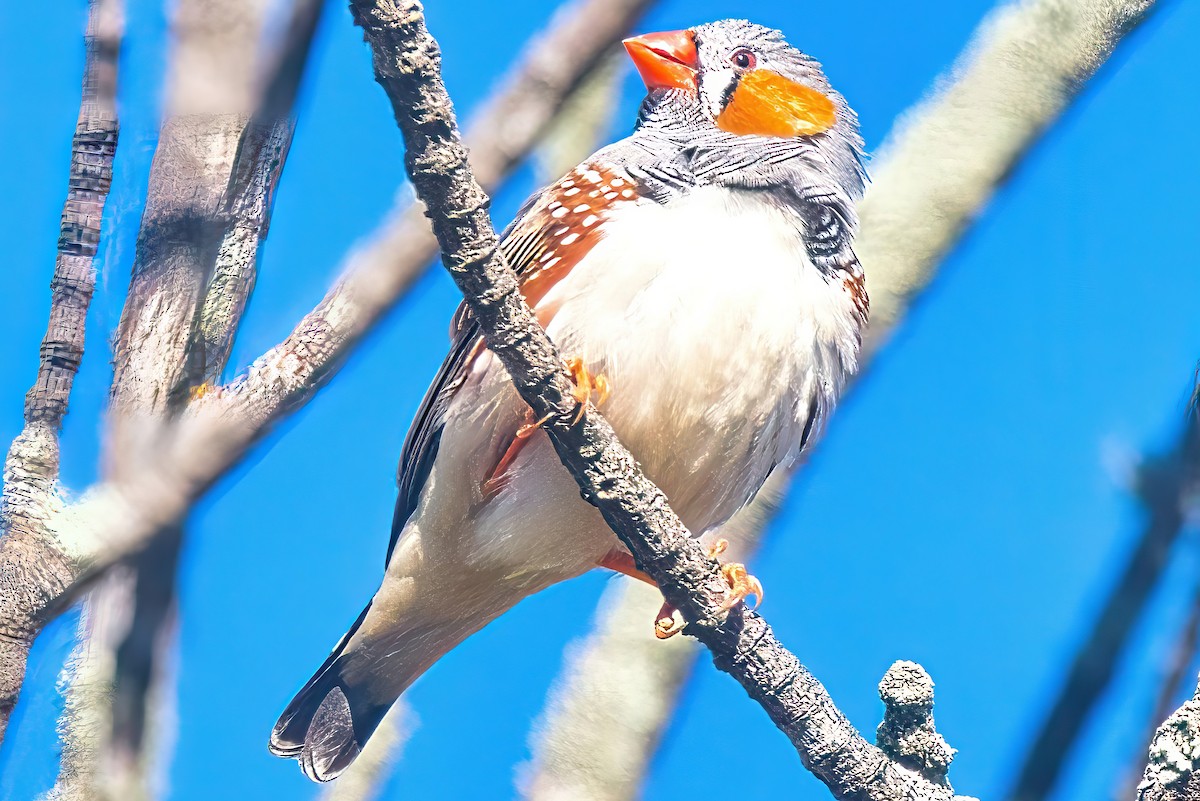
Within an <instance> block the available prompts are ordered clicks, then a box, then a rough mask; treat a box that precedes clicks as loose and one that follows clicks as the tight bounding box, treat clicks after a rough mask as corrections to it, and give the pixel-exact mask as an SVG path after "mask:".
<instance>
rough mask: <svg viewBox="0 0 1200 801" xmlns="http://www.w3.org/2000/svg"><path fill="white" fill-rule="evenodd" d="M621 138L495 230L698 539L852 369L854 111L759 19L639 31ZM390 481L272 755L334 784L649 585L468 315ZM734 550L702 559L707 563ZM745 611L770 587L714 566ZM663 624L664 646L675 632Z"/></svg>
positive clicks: (855, 328)
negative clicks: (581, 587)
mask: <svg viewBox="0 0 1200 801" xmlns="http://www.w3.org/2000/svg"><path fill="white" fill-rule="evenodd" d="M624 45H625V49H626V51H627V53H628V55H629V57H630V59H631V60H632V62H633V64H634V66H635V68H636V69H637V71H638V72H639V74H640V76H641V78H642V80H643V81H644V83H645V85H646V90H647V92H646V96H645V99H644V100H643V101H642V104H641V107H640V110H639V112H638V116H637V121H636V125H635V126H634V129H633V131H632V133H631V134H630V135H629V136H627V137H625V138H624V139H621V140H619V141H617V142H615V143H613V144H611V145H608V146H606V147H603V148H601V149H600V150H598V151H597V152H596V153H595V154H594V155H592V156H590V157H589V158H587V159H585V160H584V161H583V162H582V163H581V164H579V166H577V167H576V168H575V169H573V170H571V171H570V172H569V173H567V174H566V175H564V176H563V177H562V178H560V179H559V180H557V181H555V182H553V183H551V184H550V185H548V186H547V187H545V188H544V189H542V190H541V191H539V192H537V193H535V194H534V195H533V196H532V197H531V198H530V199H529V200H528V201H527V202H526V203H525V204H524V205H523V207H522V208H521V209H520V211H519V212H518V213H517V215H516V217H515V219H514V221H513V222H512V223H511V225H509V226H508V228H507V229H506V230H505V231H504V233H503V234H502V236H501V249H502V251H503V254H504V256H505V257H506V258H507V261H508V263H509V264H510V265H511V266H512V268H513V269H514V271H515V272H516V274H517V275H518V278H519V280H520V287H521V291H522V293H523V295H524V298H525V300H526V301H527V302H528V304H529V305H530V307H531V308H532V309H533V311H534V313H535V315H536V317H537V319H538V321H539V322H540V323H541V324H542V325H543V326H544V327H545V329H546V331H547V333H548V334H549V336H550V338H551V339H552V340H553V341H554V343H555V344H556V345H557V347H558V348H559V350H560V352H562V353H564V354H568V356H567V357H566V359H565V361H566V365H565V366H566V367H567V368H568V369H569V371H570V374H571V376H572V378H573V379H574V382H575V388H576V393H575V395H576V400H578V401H579V404H580V405H579V411H578V412H577V413H576V415H575V421H574V422H578V418H579V417H580V416H582V414H583V413H584V410H585V409H586V408H587V404H588V402H589V400H590V401H592V402H594V403H595V404H596V407H597V408H598V409H599V411H600V413H601V414H603V415H604V417H605V418H606V419H607V420H608V421H609V422H610V423H611V425H612V427H613V429H614V430H615V431H616V433H617V435H618V438H619V439H620V440H621V442H622V443H623V444H625V445H626V446H627V447H628V448H629V450H630V451H631V452H632V453H633V455H634V456H635V457H636V458H637V460H638V462H639V463H640V465H641V467H642V469H643V470H644V471H645V473H646V475H647V476H648V477H649V478H650V479H651V480H653V481H654V482H655V483H656V484H657V485H658V486H659V487H660V488H661V489H662V490H663V491H664V492H665V494H666V496H667V498H668V500H669V502H670V504H671V506H672V508H673V509H674V510H675V511H676V512H677V513H678V515H679V517H680V518H681V519H682V521H683V522H684V523H685V524H686V525H687V527H688V529H689V530H690V531H692V532H694V533H696V534H697V535H701V534H703V535H704V536H711V535H712V532H714V531H716V530H717V529H719V527H720V526H721V524H722V523H724V522H725V521H727V520H728V519H729V518H730V517H731V516H732V515H733V514H734V513H735V512H737V511H738V510H739V509H741V508H742V507H743V506H745V505H746V504H747V503H749V502H750V501H751V500H752V499H753V498H754V496H755V493H756V492H758V490H759V489H760V488H761V487H762V485H763V483H764V482H765V481H766V480H767V478H768V477H769V476H770V475H771V473H772V472H773V471H775V470H777V469H781V468H785V467H787V466H789V465H791V464H793V463H795V461H796V460H797V459H799V458H801V455H802V454H803V453H804V452H806V450H807V449H808V448H810V447H811V446H812V444H813V443H814V442H815V441H816V439H817V437H818V436H819V435H820V433H821V432H822V430H823V429H824V427H825V424H826V422H827V420H828V418H829V415H830V413H831V412H832V411H833V408H834V406H835V405H836V403H837V400H838V398H839V395H840V394H841V392H842V390H843V388H844V386H845V384H846V382H847V379H848V378H849V377H850V376H851V375H853V373H854V372H855V371H856V369H857V367H858V359H859V350H860V347H861V342H862V333H863V330H864V328H865V326H866V324H867V318H868V312H869V301H868V298H867V292H866V278H865V275H864V272H863V269H862V266H861V265H860V263H859V260H858V259H857V257H856V256H855V253H854V250H853V242H854V236H855V234H856V232H857V229H858V217H857V211H856V206H857V203H858V201H859V200H860V199H861V197H862V194H863V192H864V189H865V185H866V181H867V178H866V172H865V167H864V161H865V155H864V152H863V144H862V139H861V136H860V134H859V128H858V119H857V116H856V115H855V113H854V112H853V111H852V110H851V108H850V106H849V105H848V104H847V102H846V100H845V99H844V98H843V97H842V95H840V94H839V93H838V92H836V91H835V90H834V89H833V88H832V86H831V85H830V83H829V81H828V79H827V78H826V76H825V74H824V72H823V70H822V67H821V65H820V64H819V63H818V62H817V61H816V60H815V59H813V58H812V57H810V56H808V55H807V54H805V53H804V52H802V51H800V50H799V49H797V48H795V47H793V46H792V45H790V44H789V43H788V42H787V40H786V39H785V38H784V36H783V34H782V33H781V32H780V31H777V30H774V29H772V28H768V27H765V26H762V25H758V24H755V23H752V22H749V21H747V20H735V19H728V20H719V21H716V22H711V23H706V24H703V25H697V26H695V27H692V28H688V29H686V30H678V31H666V32H660V33H651V34H645V35H641V36H635V37H633V38H630V39H627V40H625V42H624ZM450 333H451V344H450V350H449V354H448V355H447V357H446V359H445V361H444V363H443V364H442V366H441V369H440V370H439V371H438V373H437V375H436V377H435V378H434V380H433V383H432V385H431V387H430V388H429V390H428V392H427V394H426V395H425V397H424V400H423V402H422V404H421V405H420V407H419V409H418V412H417V414H416V417H415V419H414V421H413V423H412V425H411V428H410V430H409V433H408V437H407V439H406V441H405V444H404V447H403V450H402V453H401V459H400V467H399V475H398V485H399V493H398V497H397V501H396V509H395V515H394V522H393V526H392V535H391V542H390V544H389V546H388V551H387V559H386V563H385V564H386V569H385V573H384V577H383V580H382V582H381V584H380V586H379V589H378V591H377V592H376V593H375V595H374V597H372V598H371V600H370V601H369V602H368V603H367V606H366V608H365V609H364V610H363V611H362V613H361V614H360V615H359V616H358V618H357V620H355V621H354V624H353V625H352V626H351V627H350V630H349V631H348V632H347V633H346V634H345V635H344V636H343V637H342V638H341V640H340V641H339V642H338V644H337V645H336V647H335V648H334V649H333V652H332V653H331V654H330V655H329V657H328V658H327V659H326V660H325V662H324V664H322V665H321V667H320V668H319V669H318V670H317V671H316V673H315V674H314V675H313V676H312V678H311V679H309V681H308V682H307V683H306V684H305V685H304V686H303V688H302V689H301V690H300V691H299V692H298V693H297V694H296V696H295V698H294V699H293V700H292V701H291V703H290V704H288V706H287V707H286V709H285V710H284V712H283V713H282V715H281V716H280V718H279V720H278V722H277V723H276V724H275V727H274V730H273V732H272V734H271V738H270V743H269V748H270V750H271V751H272V752H273V753H275V754H277V755H279V756H283V757H290V758H296V759H297V760H298V761H299V762H300V766H301V769H302V770H303V772H304V773H305V774H306V775H307V776H308V777H309V778H311V779H313V780H316V781H328V780H330V779H333V778H335V777H336V776H338V775H339V774H340V773H341V772H342V771H344V770H345V769H346V768H347V767H348V766H349V765H350V764H351V763H352V762H353V760H354V759H355V757H356V756H357V755H358V754H359V753H360V752H361V750H362V748H363V746H364V744H365V743H366V740H367V738H368V737H370V735H371V733H372V732H373V731H374V730H375V728H376V727H377V726H378V725H379V723H380V721H381V719H382V718H383V716H384V714H385V713H386V712H387V710H388V709H389V708H390V707H391V706H392V704H393V703H394V702H395V701H396V700H397V699H398V698H399V696H400V694H401V693H403V692H404V691H405V690H406V689H407V688H408V687H409V686H410V685H411V684H412V683H413V681H414V680H415V679H416V678H417V677H418V676H420V675H421V674H422V673H424V672H425V671H426V670H428V669H429V668H430V667H431V666H432V665H433V664H434V662H436V661H437V660H438V659H439V658H441V657H442V656H443V655H445V654H446V653H448V652H449V651H450V650H451V649H453V648H454V647H456V646H457V645H458V644H459V643H461V642H462V641H463V640H464V639H466V638H467V637H468V636H470V635H471V634H473V633H474V632H476V631H478V630H480V629H481V628H483V627H484V626H485V625H487V624H488V623H489V622H491V621H492V620H494V619H495V618H497V617H498V616H500V615H501V614H502V613H504V612H505V611H507V610H508V609H510V608H511V607H512V606H514V605H515V604H516V603H518V602H519V601H521V600H522V599H523V598H525V597H527V596H529V595H532V594H534V593H536V592H538V591H540V590H542V589H544V588H546V587H548V586H550V585H553V584H555V583H557V582H561V581H566V580H569V579H571V578H574V577H576V576H579V575H581V574H583V573H585V572H587V571H589V570H591V569H593V568H597V567H600V568H607V569H610V570H613V571H616V572H620V573H625V574H627V575H631V576H634V577H636V578H639V579H642V580H645V581H649V582H650V583H653V581H652V580H651V579H649V577H648V576H646V575H645V574H644V573H642V572H641V571H640V570H639V569H638V568H637V566H636V564H635V563H634V561H633V558H632V556H631V555H630V553H629V551H628V550H627V549H626V548H625V546H624V545H622V544H621V542H620V541H618V540H617V538H616V537H615V536H614V534H613V533H612V531H611V530H610V529H609V528H608V526H607V525H606V524H605V523H604V520H603V519H602V518H601V516H600V514H599V512H598V511H597V510H596V509H595V508H593V507H592V506H590V505H589V504H588V503H586V501H584V500H583V499H582V498H581V497H580V492H579V488H578V486H577V485H576V484H575V482H574V480H573V479H572V477H571V476H570V474H569V473H568V472H567V471H566V469H565V468H564V467H563V466H562V464H561V463H560V462H559V460H558V457H557V456H556V454H555V452H554V450H553V447H552V446H551V444H550V442H549V439H548V438H547V436H546V434H545V432H544V431H540V430H539V428H540V426H541V425H542V424H544V423H545V421H544V420H534V419H532V417H533V415H532V412H531V411H530V410H529V407H528V406H526V405H525V404H524V402H523V401H522V400H521V398H520V397H519V396H518V395H517V393H516V391H515V389H514V388H513V386H512V383H511V381H510V379H509V375H508V373H507V372H506V371H505V369H504V368H503V366H502V365H501V364H500V362H499V361H498V360H497V359H496V358H495V357H494V355H493V354H492V353H491V351H489V350H488V348H487V343H486V341H485V339H484V338H483V336H482V334H481V331H480V328H479V325H478V323H477V322H476V321H475V320H474V318H473V317H472V315H471V312H470V310H469V308H468V307H467V306H466V305H465V303H464V304H463V305H462V306H460V307H459V309H458V311H457V312H456V313H455V315H454V317H453V320H452V323H451V327H450ZM722 547H723V546H722V543H721V542H720V541H719V540H718V541H717V542H714V543H713V544H712V547H711V553H713V555H717V554H719V552H720V550H721V549H722ZM723 572H724V573H725V575H726V577H727V579H728V580H729V581H730V584H731V593H730V597H731V599H732V601H731V605H732V604H736V603H738V602H741V601H743V600H744V599H747V598H748V597H749V596H750V595H755V596H757V597H758V599H759V600H761V596H762V587H761V584H759V583H758V582H757V581H756V580H755V579H753V577H752V576H750V575H749V574H748V573H747V572H746V571H745V569H744V567H743V566H742V565H737V564H733V565H725V566H724V568H723ZM681 623H682V621H681V618H679V617H678V615H677V613H675V614H674V616H673V615H672V610H671V609H670V607H669V606H665V607H664V610H663V611H662V612H660V614H659V616H658V617H657V618H656V619H655V621H653V625H654V628H655V632H656V633H657V634H658V635H659V636H669V635H670V634H673V633H674V632H675V631H677V630H678V629H679V628H680V624H681Z"/></svg>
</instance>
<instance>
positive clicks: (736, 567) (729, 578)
mask: <svg viewBox="0 0 1200 801" xmlns="http://www.w3.org/2000/svg"><path fill="white" fill-rule="evenodd" d="M728 549H729V540H727V539H718V540H716V541H715V542H713V544H712V545H710V546H709V548H708V558H709V559H716V558H717V557H718V556H720V555H721V554H723V553H725V551H726V550H728ZM721 575H722V576H724V577H725V581H726V582H727V583H728V584H729V590H730V592H729V597H728V598H726V599H725V603H723V604H721V608H722V609H723V610H724V611H726V612H728V611H729V610H730V609H732V608H733V607H735V606H737V605H738V604H739V603H741V602H742V601H744V600H746V598H748V597H749V596H751V595H753V596H754V598H755V601H754V606H752V607H751V609H757V608H758V606H759V604H761V603H762V599H763V586H762V582H761V581H759V580H758V579H756V578H755V577H754V576H752V575H750V572H749V571H748V570H746V566H745V565H744V564H742V563H741V562H730V563H729V564H724V565H721Z"/></svg>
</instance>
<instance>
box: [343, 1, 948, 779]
mask: <svg viewBox="0 0 1200 801" xmlns="http://www.w3.org/2000/svg"><path fill="white" fill-rule="evenodd" d="M351 9H352V10H353V12H354V15H355V19H356V21H357V22H358V24H359V25H361V26H362V27H363V30H364V31H365V33H366V38H367V41H368V42H369V43H370V45H371V48H372V52H373V54H374V65H375V72H376V79H377V80H378V81H379V83H380V84H381V85H382V86H383V88H384V90H385V91H386V92H387V94H388V97H389V99H390V100H391V102H392V109H393V111H394V113H395V114H396V120H397V123H398V124H399V125H400V128H401V132H402V133H403V135H404V140H405V145H406V154H405V162H406V166H407V168H408V171H409V175H410V177H411V178H412V181H413V185H414V186H415V188H416V190H417V194H418V196H419V197H420V198H421V199H422V200H423V201H424V202H425V203H426V205H427V206H428V208H429V217H430V219H431V222H432V226H433V230H434V234H435V235H436V236H437V239H438V242H439V244H440V245H441V248H442V254H443V256H442V260H443V264H444V265H445V266H446V268H447V270H449V272H450V274H451V276H452V277H453V279H454V281H455V283H456V284H458V286H459V288H460V289H461V290H462V292H463V295H464V297H465V298H466V300H467V302H468V303H469V304H470V306H471V309H472V311H473V312H474V314H475V316H476V319H477V320H478V321H479V323H480V326H481V328H482V329H483V331H484V332H485V336H486V337H487V341H488V346H489V348H490V349H491V350H492V352H493V353H495V354H496V356H497V357H498V358H499V359H500V360H501V362H502V363H503V364H504V366H505V368H506V369H507V370H508V372H509V374H510V375H511V376H512V379H513V383H514V385H515V386H516V388H517V390H518V392H519V393H520V394H521V396H522V398H524V400H525V401H526V403H528V404H529V405H530V407H532V409H533V411H534V414H535V415H536V416H537V417H538V418H539V419H541V418H544V417H545V418H548V419H549V420H550V422H548V423H547V424H546V426H545V430H546V432H547V434H548V435H549V437H550V440H551V442H552V443H553V444H554V447H555V449H556V451H557V452H558V455H559V457H560V459H562V461H563V464H564V465H565V466H566V467H567V469H568V470H569V471H570V472H571V474H572V475H573V476H574V477H575V479H576V481H577V482H578V483H579V486H580V489H581V493H582V495H583V497H584V498H585V500H587V501H588V502H589V503H592V504H593V505H594V506H596V508H597V509H599V511H600V512H601V514H602V515H603V516H604V518H605V520H606V521H607V522H608V524H609V526H610V527H612V529H613V530H614V532H615V533H616V534H617V536H618V537H620V539H621V541H622V542H624V543H625V545H626V546H627V547H628V548H629V549H630V550H631V552H632V553H633V555H634V559H635V560H636V562H637V564H638V567H640V568H641V569H642V570H644V571H645V572H646V573H648V574H649V575H650V576H651V577H652V578H653V579H654V580H655V581H656V583H657V584H658V586H659V587H660V588H661V589H662V591H663V595H664V596H665V597H666V599H667V600H668V601H670V602H671V603H672V604H673V605H675V606H676V607H677V608H678V609H679V610H680V611H681V612H682V614H683V616H684V618H685V619H686V620H687V621H688V622H689V624H690V625H689V627H688V629H687V630H688V632H689V633H691V634H692V635H694V636H695V637H697V638H698V639H699V640H700V641H701V642H702V643H704V644H705V645H706V646H707V647H708V648H709V650H710V651H712V654H713V661H714V663H715V664H716V666H717V667H718V668H719V669H721V670H723V671H725V672H727V673H729V674H730V675H731V676H733V677H734V678H735V679H737V680H738V682H739V683H741V685H742V686H743V688H744V689H745V690H746V691H747V693H748V694H749V695H750V696H751V697H752V698H754V700H756V701H757V702H758V703H759V704H760V705H761V706H762V707H763V709H764V710H766V712H767V713H768V714H769V715H770V716H771V718H772V720H773V721H774V722H775V723H776V725H777V726H778V727H779V728H780V730H781V731H783V732H784V733H785V734H786V735H787V736H788V737H789V739H791V741H792V743H793V744H794V745H795V746H796V749H797V751H798V752H799V754H800V757H801V759H802V761H803V762H804V764H805V765H806V766H807V767H808V768H809V769H810V770H811V771H813V773H814V775H816V776H817V777H818V778H819V779H821V781H823V782H825V784H826V785H827V786H828V787H829V788H830V790H831V791H832V792H833V794H834V795H835V796H836V797H838V798H844V799H845V798H853V799H860V798H863V799H867V798H870V799H916V798H922V799H950V798H952V797H953V793H952V792H951V791H950V789H949V788H948V787H945V786H941V785H936V784H934V783H932V782H929V781H928V780H926V779H925V778H924V777H922V776H920V775H919V774H917V773H916V772H913V771H911V770H909V769H907V768H905V767H903V766H901V765H899V764H897V763H895V762H893V761H891V760H889V759H888V758H887V757H886V755H885V754H884V753H883V752H882V751H881V750H880V749H878V748H876V747H875V746H873V745H871V744H870V743H868V742H867V741H866V740H864V739H863V738H862V736H861V735H860V734H858V732H857V731H855V730H854V728H853V727H852V726H851V725H850V723H849V722H848V721H847V720H846V718H845V716H843V715H842V714H841V712H840V711H839V710H838V709H837V708H836V707H835V706H834V705H833V701H832V699H830V697H829V695H828V693H826V692H825V689H824V688H823V687H822V686H821V684H820V683H819V682H818V681H817V680H816V679H815V678H814V677H813V676H812V675H811V674H809V673H808V671H807V670H806V669H805V668H804V667H803V666H802V665H801V664H800V662H799V660H798V659H796V657H795V656H794V655H792V654H791V653H790V652H788V651H787V650H786V649H784V648H783V647H782V645H780V644H779V643H778V641H776V640H775V638H774V635H773V633H772V632H771V629H770V627H769V626H768V625H767V623H766V621H765V620H764V619H763V618H762V617H761V616H759V615H757V614H755V613H753V612H750V611H748V610H746V609H745V607H744V606H742V605H739V606H737V607H735V608H734V609H733V610H732V611H730V612H726V611H724V610H723V607H722V604H723V603H724V601H725V599H726V597H727V594H728V587H727V585H726V584H725V582H724V580H723V579H722V577H721V574H720V571H719V569H718V565H717V563H716V561H715V560H713V559H711V558H710V557H708V555H707V554H706V553H705V551H704V549H703V548H702V547H701V546H700V545H699V544H698V543H697V542H696V541H695V540H694V539H693V538H692V537H691V535H690V534H689V533H688V531H687V530H686V529H685V528H684V526H683V524H682V523H681V522H680V521H679V518H678V517H677V516H676V515H675V514H674V512H673V511H672V510H671V509H670V507H669V506H668V505H667V502H666V498H665V497H664V496H663V494H662V492H661V491H660V490H659V489H658V488H657V487H655V486H654V485H653V484H652V483H651V482H650V481H649V480H648V479H646V477H645V476H644V475H642V474H641V472H640V470H639V469H638V468H637V463H636V461H635V460H634V458H633V456H632V455H631V454H630V453H629V451H628V450H626V449H625V448H624V447H623V446H622V445H621V444H620V443H619V442H618V441H617V439H616V436H615V435H614V433H613V431H612V428H611V427H610V426H609V425H608V423H607V422H606V421H605V420H604V419H603V418H602V417H601V416H600V415H599V414H598V413H597V412H596V410H595V409H594V408H590V407H589V409H588V414H587V415H586V416H585V417H584V418H583V420H582V421H581V423H580V424H578V425H573V424H572V420H573V418H574V416H575V412H576V403H575V401H574V399H573V397H572V394H571V389H572V385H571V382H570V379H569V378H568V377H567V375H566V373H565V371H564V370H563V367H562V362H561V359H560V357H559V354H558V353H557V351H556V349H555V347H554V345H553V343H552V342H551V341H550V339H549V338H548V337H547V336H546V333H545V331H543V330H542V329H541V327H540V326H539V325H538V324H537V321H536V319H535V318H534V317H533V314H532V312H531V311H530V309H529V307H528V306H527V305H526V304H525V302H524V300H523V299H522V297H521V294H520V291H519V288H518V284H517V280H516V277H515V276H514V275H513V272H512V270H511V268H510V267H509V266H508V264H507V263H506V262H505V260H504V257H503V255H502V254H501V253H500V251H499V249H498V240H497V237H496V233H495V231H494V230H493V229H492V225H491V220H490V219H489V218H488V212H487V207H488V198H487V196H486V195H485V194H484V193H483V190H482V189H480V187H479V185H478V184H477V183H476V182H475V180H474V179H473V178H472V177H471V174H470V171H469V169H468V166H467V156H466V150H465V149H464V147H463V144H462V142H461V140H460V138H459V136H458V131H457V128H456V125H455V122H454V115H453V110H452V107H451V104H450V99H449V97H448V96H447V94H446V91H445V87H444V86H443V84H442V81H441V74H440V55H439V53H438V48H437V44H436V42H434V40H433V38H432V37H431V36H430V35H429V33H428V31H427V30H426V29H425V25H424V18H423V14H422V10H421V5H420V3H417V2H387V0H384V2H369V1H368V0H353V2H352V3H351Z"/></svg>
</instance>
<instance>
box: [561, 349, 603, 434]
mask: <svg viewBox="0 0 1200 801" xmlns="http://www.w3.org/2000/svg"><path fill="white" fill-rule="evenodd" d="M567 372H568V373H570V374H571V380H572V381H574V382H575V391H574V392H572V393H571V394H572V395H574V396H575V400H576V401H577V402H578V403H579V412H578V414H576V415H575V419H574V420H572V421H571V425H575V424H576V423H578V422H579V421H580V420H582V419H583V415H584V414H585V413H586V412H587V405H588V401H590V400H592V393H595V394H596V400H595V402H596V405H597V406H600V405H601V404H603V403H604V401H606V400H608V389H609V387H608V379H607V378H605V377H604V375H603V374H601V373H596V374H592V372H591V371H590V370H588V369H587V365H585V364H584V363H583V359H582V358H580V357H579V356H572V357H571V358H569V359H567Z"/></svg>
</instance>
